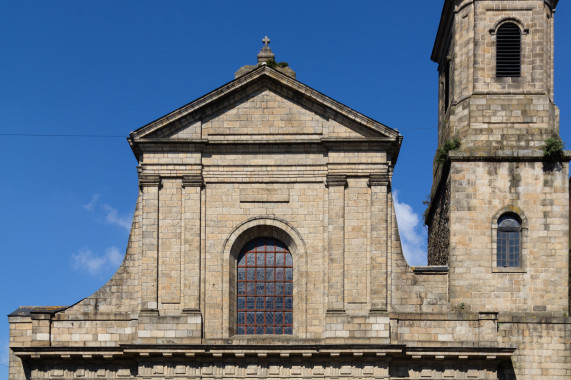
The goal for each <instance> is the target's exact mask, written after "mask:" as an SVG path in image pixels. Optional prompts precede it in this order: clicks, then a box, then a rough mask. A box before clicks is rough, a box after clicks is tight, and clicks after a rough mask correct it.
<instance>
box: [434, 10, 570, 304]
mask: <svg viewBox="0 0 571 380" xmlns="http://www.w3.org/2000/svg"><path fill="white" fill-rule="evenodd" d="M557 2H558V0H517V1H516V0H493V1H492V0H446V1H445V3H444V8H443V11H442V18H441V21H440V26H439V28H438V33H437V36H436V41H435V44H434V49H433V51H432V57H431V58H432V60H433V61H434V62H436V63H437V64H438V75H439V76H438V78H439V102H438V107H439V113H438V151H437V153H436V156H435V160H434V170H433V175H434V179H433V186H432V190H431V202H430V206H429V209H428V211H427V215H426V223H427V225H428V227H429V234H428V235H429V238H428V239H429V241H428V262H429V264H434V265H436V264H439V265H444V264H446V265H448V266H449V268H450V272H449V273H450V285H449V287H450V303H451V304H452V305H461V306H462V308H466V309H469V310H471V311H483V312H486V311H489V312H499V311H513V312H519V311H521V312H532V311H551V312H567V311H568V304H569V294H568V277H569V269H568V266H569V253H568V249H569V236H568V235H569V234H568V226H569V219H568V215H569V184H568V161H569V159H568V158H567V154H566V153H565V152H563V151H562V149H561V146H558V143H559V142H560V140H559V109H558V108H557V106H556V105H555V103H554V100H553V17H554V14H555V7H556V5H557ZM549 144H551V145H549ZM546 146H551V148H552V150H554V151H555V153H554V154H552V155H546V154H545V153H544V151H545V147H546Z"/></svg>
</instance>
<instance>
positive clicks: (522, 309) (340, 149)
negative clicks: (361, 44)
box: [9, 0, 571, 380]
mask: <svg viewBox="0 0 571 380" xmlns="http://www.w3.org/2000/svg"><path fill="white" fill-rule="evenodd" d="M556 5H557V0H547V1H543V0H518V1H508V0H446V1H445V3H444V8H443V13H442V19H441V23H440V27H439V30H438V34H437V37H436V42H435V46H434V50H433V55H432V59H433V60H434V61H435V62H436V63H437V64H438V71H439V83H440V101H439V107H440V113H439V135H438V139H439V148H440V149H439V152H438V154H437V157H435V161H434V162H435V164H434V184H433V188H432V194H431V204H430V206H429V209H428V212H427V216H426V221H427V224H428V226H429V253H428V255H429V258H428V260H429V265H428V266H425V267H410V266H408V265H407V263H406V260H405V259H404V256H403V253H402V249H401V244H400V240H399V232H398V226H397V222H396V216H395V211H394V204H393V198H392V193H391V180H392V174H393V170H394V169H395V165H396V163H397V159H398V156H399V150H400V145H401V142H402V136H401V135H400V134H399V133H398V132H397V131H396V130H393V129H391V128H389V127H387V126H385V125H383V124H381V123H379V122H377V121H375V120H372V119H370V118H368V117H366V116H364V115H362V114H360V113H358V112H356V111H354V110H352V109H350V108H348V107H347V106H345V105H343V104H341V103H339V102H336V101H335V100H333V99H331V98H329V97H327V96H325V95H323V94H321V93H319V92H318V91H316V90H314V89H312V88H311V87H309V86H307V85H305V84H302V83H300V82H298V81H296V80H295V73H294V72H293V70H292V69H291V68H289V67H286V66H285V65H280V64H276V63H275V60H274V55H273V53H272V51H271V49H270V48H269V46H268V43H269V40H268V39H265V41H264V43H265V46H264V47H263V48H262V51H261V52H260V54H259V55H258V64H257V65H252V66H244V67H242V68H241V69H240V70H238V71H237V72H236V78H235V79H234V80H233V81H231V82H229V83H227V84H226V85H224V86H222V87H220V88H218V89H216V90H214V91H212V92H210V93H208V94H206V95H205V96H203V97H201V98H199V99H197V100H195V101H193V102H191V103H189V104H187V105H185V106H183V107H181V108H180V109H177V110H175V111H173V112H171V113H170V114H168V115H166V116H164V117H162V118H160V119H158V120H156V121H154V122H152V123H150V124H148V125H146V126H144V127H142V128H140V129H138V130H136V131H134V132H132V133H131V134H130V136H129V139H128V140H129V144H130V146H131V149H132V150H133V153H134V154H135V156H136V158H137V160H138V163H139V165H138V167H137V170H138V173H139V195H138V199H137V206H136V210H135V215H134V219H133V225H132V229H131V234H130V238H129V244H128V248H127V252H126V255H125V259H124V262H123V263H122V265H121V267H120V268H119V269H118V271H117V273H116V274H115V275H114V276H113V278H112V279H111V280H110V281H109V282H108V283H107V284H105V285H104V286H103V287H102V288H101V289H100V290H99V291H97V292H96V293H95V294H93V295H92V296H90V297H88V298H85V299H83V300H81V301H79V302H78V303H76V304H75V305H72V306H69V307H21V308H19V309H18V310H16V311H15V312H14V313H12V314H10V315H9V322H10V379H11V380H19V379H66V380H67V379H100V378H103V379H199V378H200V379H202V378H212V379H214V378H217V379H220V378H229V379H245V378H275V379H282V378H288V379H289V378H299V379H310V378H333V379H568V378H570V377H571V318H569V317H568V313H569V285H568V284H569V180H568V178H569V172H568V161H569V155H568V154H567V153H566V152H563V151H561V149H554V151H555V153H554V154H552V155H548V156H546V154H544V153H543V152H542V147H544V146H545V145H546V144H547V143H546V141H548V140H549V141H551V142H555V143H556V142H557V141H558V140H557V138H558V126H559V120H558V118H559V111H558V109H557V107H556V106H555V104H554V102H553V15H554V11H555V6H556Z"/></svg>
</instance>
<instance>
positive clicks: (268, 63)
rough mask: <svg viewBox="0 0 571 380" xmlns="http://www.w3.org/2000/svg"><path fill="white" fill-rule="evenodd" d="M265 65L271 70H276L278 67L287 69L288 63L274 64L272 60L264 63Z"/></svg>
mask: <svg viewBox="0 0 571 380" xmlns="http://www.w3.org/2000/svg"><path fill="white" fill-rule="evenodd" d="M266 64H267V65H268V66H270V67H271V68H272V69H276V68H278V67H289V63H287V62H276V61H274V60H273V59H271V60H269V61H266Z"/></svg>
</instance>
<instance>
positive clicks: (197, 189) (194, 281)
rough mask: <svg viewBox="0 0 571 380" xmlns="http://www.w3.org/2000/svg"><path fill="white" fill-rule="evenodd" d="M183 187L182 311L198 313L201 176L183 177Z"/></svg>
mask: <svg viewBox="0 0 571 380" xmlns="http://www.w3.org/2000/svg"><path fill="white" fill-rule="evenodd" d="M182 187H183V199H182V202H183V206H182V207H183V215H182V219H183V247H184V248H183V252H184V253H183V257H184V260H183V276H182V282H183V308H184V309H183V310H184V311H185V312H189V313H195V312H200V280H201V276H200V265H201V256H202V252H201V238H200V229H201V223H202V220H201V202H202V199H201V198H202V189H203V187H204V180H203V178H202V175H200V174H199V175H192V176H185V177H183V179H182Z"/></svg>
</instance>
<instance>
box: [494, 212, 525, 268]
mask: <svg viewBox="0 0 571 380" xmlns="http://www.w3.org/2000/svg"><path fill="white" fill-rule="evenodd" d="M497 234H498V236H497V266H498V267H500V268H501V267H520V266H521V219H520V218H519V216H518V215H516V214H514V213H505V214H502V215H501V216H500V217H499V219H498V232H497Z"/></svg>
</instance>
